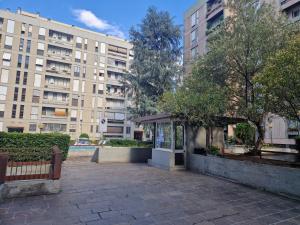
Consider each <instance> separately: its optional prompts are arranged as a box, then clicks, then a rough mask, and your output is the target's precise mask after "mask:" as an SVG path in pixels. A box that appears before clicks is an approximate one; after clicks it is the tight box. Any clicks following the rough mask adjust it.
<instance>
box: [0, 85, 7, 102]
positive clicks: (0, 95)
mask: <svg viewBox="0 0 300 225" xmlns="http://www.w3.org/2000/svg"><path fill="white" fill-rule="evenodd" d="M6 93H7V87H6V86H0V100H6Z"/></svg>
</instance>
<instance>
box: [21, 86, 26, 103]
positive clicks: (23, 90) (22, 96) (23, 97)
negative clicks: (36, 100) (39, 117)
mask: <svg viewBox="0 0 300 225" xmlns="http://www.w3.org/2000/svg"><path fill="white" fill-rule="evenodd" d="M25 98H26V88H22V95H21V102H25Z"/></svg>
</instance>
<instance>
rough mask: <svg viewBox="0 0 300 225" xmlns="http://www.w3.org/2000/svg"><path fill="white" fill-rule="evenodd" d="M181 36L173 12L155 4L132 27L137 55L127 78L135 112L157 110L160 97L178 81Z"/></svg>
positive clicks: (131, 33) (131, 38) (131, 37)
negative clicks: (171, 14) (140, 21)
mask: <svg viewBox="0 0 300 225" xmlns="http://www.w3.org/2000/svg"><path fill="white" fill-rule="evenodd" d="M180 40H181V30H180V27H179V26H178V25H175V24H174V22H173V19H172V17H171V16H170V14H169V13H168V12H165V11H158V10H157V9H156V8H154V7H150V8H149V9H148V11H147V14H146V16H145V18H144V19H143V20H142V23H141V24H139V25H138V26H137V27H133V28H132V29H131V30H130V41H131V43H132V44H133V46H134V47H133V50H134V59H133V62H132V66H131V73H130V74H128V75H127V76H126V80H127V81H128V84H129V88H130V89H131V90H132V91H133V101H134V103H135V104H134V107H133V108H132V113H133V114H134V115H137V116H144V115H147V114H153V113H156V112H157V107H156V103H157V101H158V99H159V97H160V96H161V95H163V93H164V92H165V91H169V90H172V89H173V88H174V85H176V81H177V80H178V77H179V75H180V71H181V68H180V65H179V61H180V57H181V47H180Z"/></svg>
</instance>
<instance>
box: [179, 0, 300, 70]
mask: <svg viewBox="0 0 300 225" xmlns="http://www.w3.org/2000/svg"><path fill="white" fill-rule="evenodd" d="M225 1H226V0H225ZM262 1H264V2H267V3H270V4H274V6H275V7H276V8H278V10H281V11H283V12H285V13H286V14H287V15H288V17H289V19H290V20H291V21H298V20H300V0H262ZM228 15H229V11H228V10H227V9H224V0H198V1H197V2H196V3H195V4H194V5H193V6H192V7H190V8H189V9H188V10H187V11H186V12H185V14H184V66H185V69H186V71H187V72H189V71H190V70H191V64H192V63H193V61H194V60H195V59H196V58H197V57H198V56H199V55H203V54H205V53H206V43H207V37H208V36H209V34H211V33H212V32H213V31H214V29H216V28H217V27H218V25H219V24H220V23H221V22H222V21H223V20H224V18H225V17H227V16H228Z"/></svg>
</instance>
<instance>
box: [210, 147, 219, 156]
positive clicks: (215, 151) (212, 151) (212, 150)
mask: <svg viewBox="0 0 300 225" xmlns="http://www.w3.org/2000/svg"><path fill="white" fill-rule="evenodd" d="M209 153H210V154H212V155H218V154H219V153H220V149H219V148H218V147H217V146H211V147H210V148H209Z"/></svg>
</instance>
